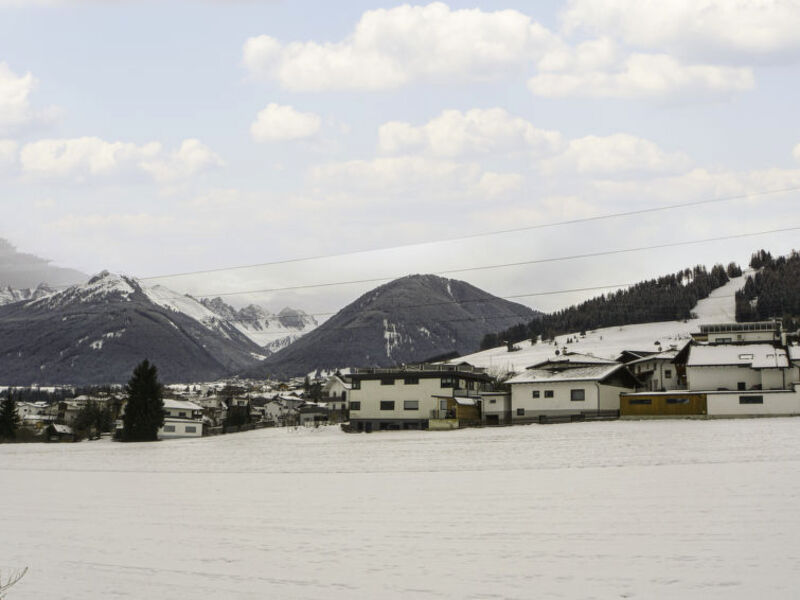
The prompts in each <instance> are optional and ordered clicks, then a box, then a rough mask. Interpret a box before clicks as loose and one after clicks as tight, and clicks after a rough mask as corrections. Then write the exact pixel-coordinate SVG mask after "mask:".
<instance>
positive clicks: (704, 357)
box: [686, 344, 792, 391]
mask: <svg viewBox="0 0 800 600" xmlns="http://www.w3.org/2000/svg"><path fill="white" fill-rule="evenodd" d="M791 376H792V375H791V369H790V367H789V358H788V355H787V352H786V350H784V349H783V348H776V347H775V346H773V345H772V344H713V345H711V344H709V345H705V344H702V345H701V344H693V345H692V346H691V348H690V350H689V358H688V360H687V363H686V377H687V384H688V388H689V389H690V390H693V391H711V390H718V391H726V390H737V391H745V390H785V389H787V386H788V385H789V384H790V383H791Z"/></svg>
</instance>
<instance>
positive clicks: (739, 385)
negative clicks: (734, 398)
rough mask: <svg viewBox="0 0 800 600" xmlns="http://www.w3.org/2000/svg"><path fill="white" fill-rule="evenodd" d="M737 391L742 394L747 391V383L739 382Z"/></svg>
mask: <svg viewBox="0 0 800 600" xmlns="http://www.w3.org/2000/svg"><path fill="white" fill-rule="evenodd" d="M736 389H737V390H739V391H740V392H741V391H744V390H746V389H747V383H745V382H744V381H739V382H737V383H736Z"/></svg>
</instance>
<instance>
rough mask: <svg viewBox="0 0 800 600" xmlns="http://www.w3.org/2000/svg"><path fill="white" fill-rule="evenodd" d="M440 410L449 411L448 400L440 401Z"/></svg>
mask: <svg viewBox="0 0 800 600" xmlns="http://www.w3.org/2000/svg"><path fill="white" fill-rule="evenodd" d="M439 410H447V399H445V398H442V399H441V400H439Z"/></svg>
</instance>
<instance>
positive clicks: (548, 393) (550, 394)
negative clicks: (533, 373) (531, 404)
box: [544, 390, 553, 398]
mask: <svg viewBox="0 0 800 600" xmlns="http://www.w3.org/2000/svg"><path fill="white" fill-rule="evenodd" d="M544 397H545V398H552V397H553V390H545V391H544Z"/></svg>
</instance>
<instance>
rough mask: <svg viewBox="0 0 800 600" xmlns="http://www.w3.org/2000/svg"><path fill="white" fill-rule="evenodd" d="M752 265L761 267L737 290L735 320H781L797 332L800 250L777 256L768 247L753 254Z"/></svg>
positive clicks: (799, 316) (799, 297)
mask: <svg viewBox="0 0 800 600" xmlns="http://www.w3.org/2000/svg"><path fill="white" fill-rule="evenodd" d="M750 266H751V267H752V268H753V269H758V272H757V273H755V275H751V276H749V277H748V278H747V281H746V282H745V284H744V287H743V288H742V289H741V290H740V291H739V292H737V293H736V320H737V321H763V320H766V319H773V318H776V319H782V320H783V324H784V327H785V328H786V329H788V330H790V331H794V330H796V329H797V328H798V326H800V253H798V252H797V251H794V250H793V251H792V252H791V254H789V255H788V256H779V257H778V258H774V257H773V256H772V254H770V253H769V252H767V251H766V250H759V251H758V252H756V253H755V254H753V256H752V258H751V260H750Z"/></svg>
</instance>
